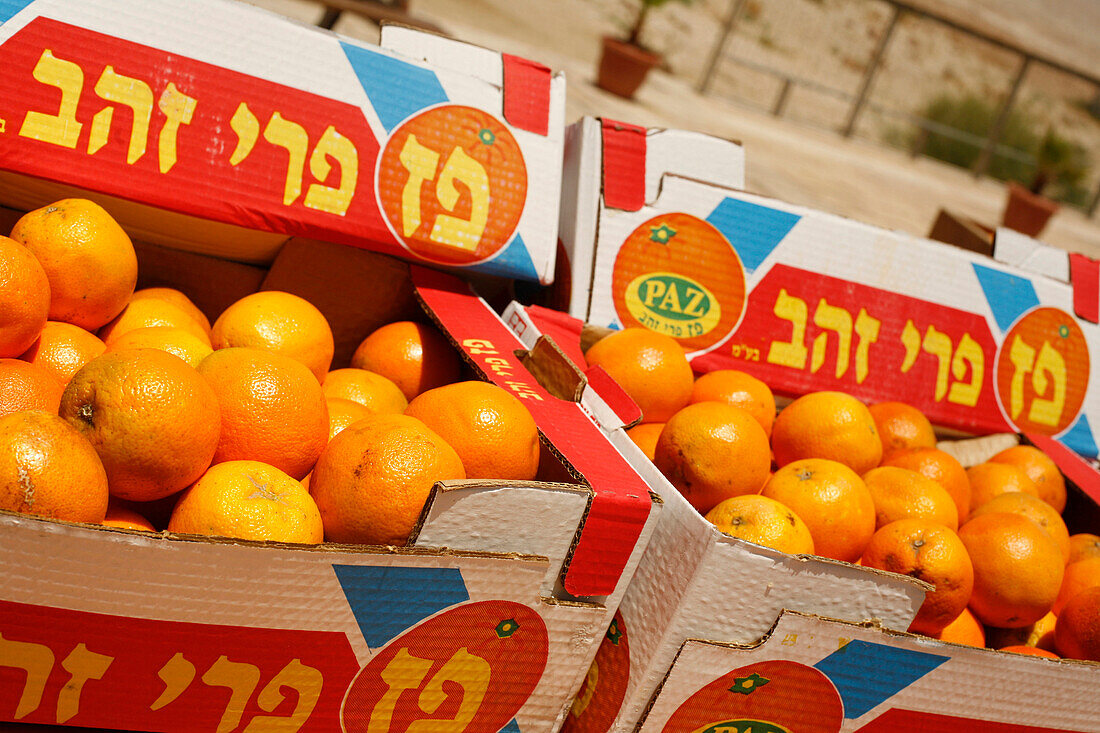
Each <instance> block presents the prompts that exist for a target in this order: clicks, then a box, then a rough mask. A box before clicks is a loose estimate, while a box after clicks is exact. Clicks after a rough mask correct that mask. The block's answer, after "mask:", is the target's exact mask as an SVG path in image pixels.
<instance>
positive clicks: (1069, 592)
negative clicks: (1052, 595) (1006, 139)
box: [1050, 557, 1100, 616]
mask: <svg viewBox="0 0 1100 733" xmlns="http://www.w3.org/2000/svg"><path fill="white" fill-rule="evenodd" d="M1096 586H1100V557H1093V558H1089V559H1088V560H1079V561H1078V562H1073V563H1070V564H1069V565H1066V574H1065V576H1064V577H1063V578H1062V587H1061V588H1059V589H1058V597H1057V598H1056V599H1055V600H1054V606H1053V607H1052V608H1051V609H1050V610H1051V611H1053V612H1054V615H1055V616H1057V615H1059V614H1061V613H1062V607H1063V606H1065V605H1066V601H1068V600H1069V599H1070V598H1073V597H1074V596H1075V595H1077V594H1078V593H1080V592H1081V591H1083V590H1085V589H1087V588H1095V587H1096Z"/></svg>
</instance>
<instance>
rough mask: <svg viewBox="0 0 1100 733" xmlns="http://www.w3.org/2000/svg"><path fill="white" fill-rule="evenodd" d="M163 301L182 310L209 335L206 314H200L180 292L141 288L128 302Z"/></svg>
mask: <svg viewBox="0 0 1100 733" xmlns="http://www.w3.org/2000/svg"><path fill="white" fill-rule="evenodd" d="M146 299H152V300H164V301H167V302H169V303H171V304H172V305H174V306H176V307H177V308H179V309H181V310H183V312H184V313H186V314H187V315H189V316H191V318H192V319H194V321H195V323H197V324H199V325H200V326H202V328H203V330H204V331H206V335H207V336H209V335H210V319H209V318H207V317H206V314H205V313H203V312H202V309H201V308H199V307H198V306H197V305H195V303H194V301H193V300H191V299H190V298H188V297H187V296H186V295H185V294H184V293H183V292H182V291H180V290H176V289H175V288H142V289H141V290H135V291H134V294H133V295H132V296H130V302H131V303H133V302H134V301H135V300H146Z"/></svg>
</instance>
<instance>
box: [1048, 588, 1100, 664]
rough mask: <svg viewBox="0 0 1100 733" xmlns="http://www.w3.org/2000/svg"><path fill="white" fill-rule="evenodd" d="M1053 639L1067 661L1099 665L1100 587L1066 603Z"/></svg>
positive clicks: (1086, 591)
mask: <svg viewBox="0 0 1100 733" xmlns="http://www.w3.org/2000/svg"><path fill="white" fill-rule="evenodd" d="M1054 639H1055V643H1056V644H1057V645H1058V651H1059V652H1061V654H1062V656H1063V657H1064V658H1066V659H1087V660H1089V661H1092V662H1100V587H1094V588H1089V589H1087V590H1084V591H1081V592H1080V593H1078V594H1077V595H1075V596H1073V598H1070V599H1069V601H1067V602H1066V605H1065V607H1064V608H1063V609H1062V613H1061V614H1059V615H1058V623H1057V625H1056V626H1055V627H1054Z"/></svg>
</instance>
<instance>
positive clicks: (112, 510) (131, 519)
mask: <svg viewBox="0 0 1100 733" xmlns="http://www.w3.org/2000/svg"><path fill="white" fill-rule="evenodd" d="M103 526H104V527H117V528H119V529H137V530H144V531H145V532H156V531H157V529H156V527H154V526H153V523H152V522H150V521H149V520H148V519H146V518H145V517H143V516H141V515H140V514H138V513H137V512H135V511H134V510H133V509H127V508H126V507H124V506H120V505H118V504H116V503H115V502H108V504H107V516H105V517H104V518H103Z"/></svg>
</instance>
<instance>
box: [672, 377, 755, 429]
mask: <svg viewBox="0 0 1100 733" xmlns="http://www.w3.org/2000/svg"><path fill="white" fill-rule="evenodd" d="M707 401H710V402H725V403H726V404H729V405H733V406H734V407H740V408H741V409H742V410H745V411H746V412H748V413H749V414H750V415H752V416H753V419H754V420H756V422H758V423H760V427H762V428H764V432H765V433H766V434H767V435H769V436H770V435H771V434H772V424H773V423H774V422H775V396H774V395H773V394H772V391H771V388H769V387H768V385H766V384H764V383H763V382H761V381H760V380H759V379H757V378H756V377H754V376H752V375H751V374H746V373H745V372H742V371H738V370H736V369H719V370H717V371H713V372H707V373H706V374H704V375H703V376H701V377H699V378H698V379H696V380H695V385H694V386H693V387H692V389H691V402H692V403H695V402H707Z"/></svg>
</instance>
